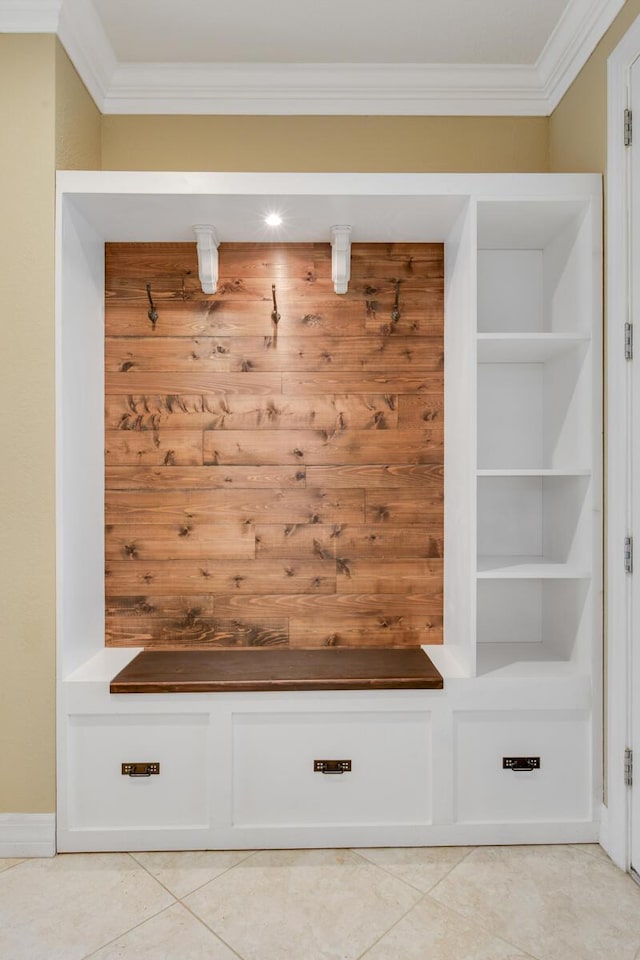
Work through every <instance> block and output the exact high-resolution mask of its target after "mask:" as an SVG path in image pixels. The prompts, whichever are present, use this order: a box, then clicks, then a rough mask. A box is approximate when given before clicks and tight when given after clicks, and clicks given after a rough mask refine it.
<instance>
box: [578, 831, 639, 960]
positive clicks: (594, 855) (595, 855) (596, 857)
mask: <svg viewBox="0 0 640 960" xmlns="http://www.w3.org/2000/svg"><path fill="white" fill-rule="evenodd" d="M566 846H567V847H569V848H570V849H571V850H576V851H577V852H578V853H584V855H585V857H591V859H592V860H600V861H601V862H602V863H613V860H612V859H611V857H610V856H609V854H608V853H607V851H606V850H605V849H604V847H601V849H602V850H603V852H604V854H605V856H604V857H603V856H602V854H600V853H591V851H590V850H583V849H582V847H581V845H579V844H577V843H575V844H574V843H568V844H566ZM595 846H597V847H599V846H600V844H599V843H597V844H595ZM613 866H614V867H615V866H616V864H615V863H613ZM634 960H635V958H634Z"/></svg>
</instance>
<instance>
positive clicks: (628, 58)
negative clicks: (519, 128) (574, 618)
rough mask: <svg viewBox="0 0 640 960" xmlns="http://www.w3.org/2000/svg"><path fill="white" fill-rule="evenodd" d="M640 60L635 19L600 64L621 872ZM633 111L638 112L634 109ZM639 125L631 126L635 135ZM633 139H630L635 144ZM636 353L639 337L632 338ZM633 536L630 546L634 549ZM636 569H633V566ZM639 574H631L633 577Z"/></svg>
mask: <svg viewBox="0 0 640 960" xmlns="http://www.w3.org/2000/svg"><path fill="white" fill-rule="evenodd" d="M639 56H640V17H638V18H637V19H636V20H635V21H634V23H633V24H632V25H631V27H630V28H629V30H628V31H627V33H626V34H625V35H624V37H623V38H622V40H621V41H620V43H619V44H618V46H617V47H616V48H615V50H614V51H613V53H612V54H611V56H610V57H609V60H608V63H607V180H606V210H607V215H606V246H605V250H606V261H607V263H606V274H605V276H606V308H607V321H606V323H607V333H606V341H605V342H606V369H605V384H606V394H605V396H606V425H607V434H606V451H605V454H606V461H605V462H606V478H605V484H606V486H605V498H606V499H605V503H606V511H605V516H606V524H607V529H606V543H607V547H606V611H607V612H606V637H607V657H606V664H607V668H606V678H607V679H606V685H607V709H606V731H607V743H606V754H605V755H606V761H605V775H606V783H607V797H606V801H607V802H606V805H605V806H603V810H602V827H601V843H602V845H603V847H604V848H605V850H607V852H608V853H609V855H610V856H611V858H612V859H613V860H614V862H615V863H617V864H618V866H619V867H622V868H623V869H624V870H628V869H629V865H630V862H629V861H630V839H631V829H630V828H631V823H630V815H631V804H630V797H629V788H628V787H626V786H625V784H624V775H623V770H624V751H625V747H626V746H628V745H629V744H630V735H631V725H630V716H631V685H630V679H631V619H630V618H631V582H630V578H629V575H628V574H627V573H625V571H624V564H623V545H624V538H625V537H626V536H628V535H630V534H631V530H630V529H629V523H630V496H631V487H630V475H631V470H630V468H631V459H630V453H631V442H630V440H631V416H630V413H631V409H630V399H631V369H630V365H629V362H628V361H627V360H625V357H624V325H625V322H626V321H627V319H630V316H629V311H630V304H631V300H630V280H631V277H630V270H629V259H630V257H629V254H630V211H631V196H630V178H629V172H630V162H629V150H628V148H627V147H625V145H624V110H625V108H626V107H627V106H629V77H630V71H631V66H632V64H633V62H634V61H635V60H636V59H637V58H638V57H639ZM636 112H637V113H638V112H640V111H638V105H636ZM639 126H640V125H639V124H638V123H637V122H636V128H638V127H639ZM637 137H638V132H636V138H637ZM635 350H636V354H638V352H639V350H640V337H639V336H638V332H637V331H636V347H635ZM639 538H640V531H636V540H637V541H638V542H640V539H639ZM636 568H638V564H637V563H636ZM638 575H640V570H638V569H636V576H638Z"/></svg>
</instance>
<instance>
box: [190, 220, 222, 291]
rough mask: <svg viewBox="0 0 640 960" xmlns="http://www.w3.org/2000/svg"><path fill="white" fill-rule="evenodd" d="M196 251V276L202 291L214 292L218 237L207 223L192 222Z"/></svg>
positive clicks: (216, 283) (216, 279)
mask: <svg viewBox="0 0 640 960" xmlns="http://www.w3.org/2000/svg"><path fill="white" fill-rule="evenodd" d="M193 232H194V233H195V235H196V248H197V251H198V277H199V279H200V284H201V286H202V292H203V293H215V292H216V290H217V288H218V238H217V237H216V231H215V229H214V228H213V227H212V226H211V224H208V223H194V225H193Z"/></svg>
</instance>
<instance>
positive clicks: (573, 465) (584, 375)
mask: <svg viewBox="0 0 640 960" xmlns="http://www.w3.org/2000/svg"><path fill="white" fill-rule="evenodd" d="M562 339H563V343H564V347H565V348H563V349H562V350H561V351H560V352H551V353H550V354H549V355H548V357H547V359H546V360H544V361H539V360H535V361H533V360H532V361H529V360H526V362H525V361H524V360H523V361H522V362H520V361H517V362H516V361H513V360H509V361H507V360H506V359H505V358H506V354H504V356H503V359H501V360H500V361H499V362H481V363H479V364H478V468H479V469H481V470H486V469H489V470H507V469H511V470H528V469H532V468H535V469H536V470H560V471H564V472H567V473H570V472H572V471H576V470H577V471H582V470H585V469H587V468H588V466H589V464H590V463H591V442H592V439H591V407H592V403H593V400H592V391H591V384H592V376H591V364H590V362H589V359H590V356H591V352H590V345H589V342H588V341H587V340H584V339H582V338H577V339H575V340H572V341H571V343H570V345H569V346H567V344H566V341H565V340H564V338H562ZM497 342H498V341H496V342H495V343H494V342H491V349H494V348H495V347H496V343H497ZM524 342H525V341H523V342H522V343H519V345H518V347H517V349H518V350H521V349H522V347H523V343H524ZM526 342H527V343H530V341H529V339H528V338H527V341H526ZM487 343H488V342H485V343H484V346H487ZM503 346H504V343H502V342H501V343H500V347H501V349H502V347H503ZM508 346H509V349H511V348H512V347H513V346H514V344H513V343H511V342H509V344H508ZM481 352H482V351H481ZM484 355H485V356H486V354H484Z"/></svg>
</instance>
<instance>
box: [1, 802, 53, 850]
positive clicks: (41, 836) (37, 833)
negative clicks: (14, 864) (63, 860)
mask: <svg viewBox="0 0 640 960" xmlns="http://www.w3.org/2000/svg"><path fill="white" fill-rule="evenodd" d="M55 853H56V815H55V813H0V858H3V857H54V856H55Z"/></svg>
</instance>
